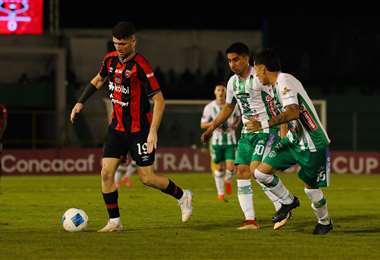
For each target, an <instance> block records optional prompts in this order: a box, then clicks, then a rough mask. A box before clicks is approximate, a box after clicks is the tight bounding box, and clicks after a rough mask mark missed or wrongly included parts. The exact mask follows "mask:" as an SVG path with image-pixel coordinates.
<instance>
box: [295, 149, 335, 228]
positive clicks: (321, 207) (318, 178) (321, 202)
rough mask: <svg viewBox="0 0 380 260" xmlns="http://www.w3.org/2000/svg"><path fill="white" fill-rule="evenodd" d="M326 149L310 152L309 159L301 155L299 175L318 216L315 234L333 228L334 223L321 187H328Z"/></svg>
mask: <svg viewBox="0 0 380 260" xmlns="http://www.w3.org/2000/svg"><path fill="white" fill-rule="evenodd" d="M328 162H329V157H328V154H327V152H326V150H325V149H324V150H322V151H317V152H313V153H309V155H307V161H306V158H305V156H302V154H300V155H299V164H300V166H301V170H300V171H299V173H298V175H299V177H300V178H301V179H302V180H303V181H304V182H305V189H304V191H305V193H306V195H307V197H308V198H309V199H310V201H311V208H312V209H313V212H314V214H315V216H316V218H317V225H316V226H315V228H314V231H313V234H316V235H324V234H327V233H328V232H330V231H331V230H332V229H333V224H332V221H331V218H330V216H329V212H328V209H327V200H326V198H325V196H324V194H323V192H322V190H321V187H327V186H328V181H329V174H330V167H329V163H328Z"/></svg>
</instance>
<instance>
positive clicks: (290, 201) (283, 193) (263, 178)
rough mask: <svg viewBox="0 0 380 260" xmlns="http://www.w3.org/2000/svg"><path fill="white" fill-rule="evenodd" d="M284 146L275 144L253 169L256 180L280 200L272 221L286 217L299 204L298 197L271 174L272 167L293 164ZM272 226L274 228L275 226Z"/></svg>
mask: <svg viewBox="0 0 380 260" xmlns="http://www.w3.org/2000/svg"><path fill="white" fill-rule="evenodd" d="M286 147H287V146H286V145H285V146H284V144H279V145H277V146H276V147H275V148H274V149H273V150H272V151H271V152H270V153H269V154H268V156H266V157H265V158H264V159H263V162H262V163H260V165H259V166H258V167H257V168H256V170H255V177H256V179H257V181H258V182H260V183H261V184H263V185H265V186H266V187H267V188H268V190H270V191H271V192H272V193H273V194H274V195H275V196H276V197H277V198H278V199H279V200H280V202H281V207H280V209H279V210H278V211H276V213H275V215H274V216H273V218H272V221H273V223H277V222H281V221H282V220H284V219H287V218H288V217H289V216H290V211H291V210H292V209H293V208H296V207H298V206H299V200H298V198H297V197H295V196H293V194H291V193H290V192H289V190H288V189H287V188H286V187H285V185H284V184H283V183H282V181H281V180H280V179H279V178H278V177H277V176H276V175H274V174H273V173H274V169H283V168H287V167H289V166H290V165H293V164H295V159H294V158H293V154H292V153H291V152H290V151H289V150H288V149H286ZM274 228H275V229H276V226H275V227H274Z"/></svg>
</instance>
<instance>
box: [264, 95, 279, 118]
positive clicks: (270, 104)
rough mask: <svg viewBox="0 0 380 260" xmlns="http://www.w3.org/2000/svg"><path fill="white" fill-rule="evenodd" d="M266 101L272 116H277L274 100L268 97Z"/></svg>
mask: <svg viewBox="0 0 380 260" xmlns="http://www.w3.org/2000/svg"><path fill="white" fill-rule="evenodd" d="M265 101H266V102H267V104H268V108H269V112H270V114H271V116H275V115H276V114H277V113H276V105H275V104H274V100H273V98H272V97H271V96H269V95H268V96H266V97H265Z"/></svg>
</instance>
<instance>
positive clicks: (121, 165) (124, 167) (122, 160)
mask: <svg viewBox="0 0 380 260" xmlns="http://www.w3.org/2000/svg"><path fill="white" fill-rule="evenodd" d="M126 170H127V160H126V158H125V156H122V157H121V158H120V163H119V166H118V167H117V169H116V172H115V177H114V182H115V184H118V183H119V182H120V181H121V178H122V177H123V175H124V174H125V172H126ZM116 186H118V185H116ZM117 188H118V187H117Z"/></svg>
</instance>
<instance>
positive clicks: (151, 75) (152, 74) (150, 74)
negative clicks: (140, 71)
mask: <svg viewBox="0 0 380 260" xmlns="http://www.w3.org/2000/svg"><path fill="white" fill-rule="evenodd" d="M153 76H154V73H153V72H152V73H149V74H146V77H147V78H151V77H153Z"/></svg>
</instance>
